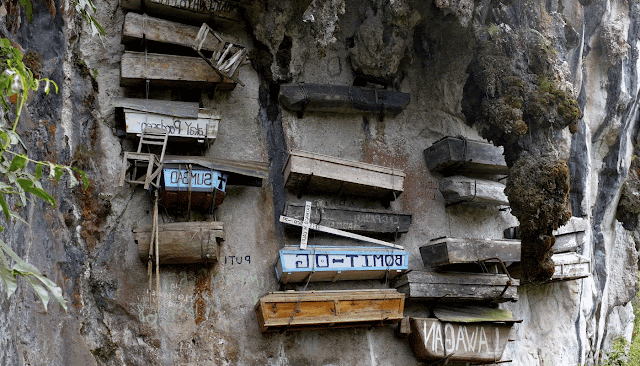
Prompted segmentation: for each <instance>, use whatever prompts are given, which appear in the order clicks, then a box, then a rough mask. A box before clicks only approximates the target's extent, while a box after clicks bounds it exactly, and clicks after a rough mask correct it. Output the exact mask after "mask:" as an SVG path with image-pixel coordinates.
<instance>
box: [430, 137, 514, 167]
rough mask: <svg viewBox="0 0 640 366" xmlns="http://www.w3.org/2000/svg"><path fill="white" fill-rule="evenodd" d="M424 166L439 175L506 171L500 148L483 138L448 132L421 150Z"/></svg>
mask: <svg viewBox="0 0 640 366" xmlns="http://www.w3.org/2000/svg"><path fill="white" fill-rule="evenodd" d="M424 157H425V160H426V162H427V168H428V169H429V170H431V171H435V172H439V173H441V174H442V175H445V176H448V175H455V174H474V173H476V174H502V175H506V174H508V173H509V168H507V164H506V163H505V161H504V156H503V155H502V149H500V148H498V147H496V146H493V145H492V144H490V143H488V142H484V141H478V140H471V139H466V138H461V137H453V136H447V137H444V138H442V139H440V140H438V141H436V142H434V143H433V145H431V146H430V147H428V148H427V149H425V150H424Z"/></svg>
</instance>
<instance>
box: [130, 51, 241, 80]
mask: <svg viewBox="0 0 640 366" xmlns="http://www.w3.org/2000/svg"><path fill="white" fill-rule="evenodd" d="M145 80H149V81H150V82H151V84H153V85H160V86H165V87H179V88H188V87H192V88H199V89H212V88H214V87H215V86H216V84H219V85H218V89H219V90H233V89H234V88H235V86H236V83H235V82H233V81H232V80H230V79H224V80H221V79H220V77H219V76H218V74H216V73H215V72H214V71H213V70H212V69H211V67H209V65H208V64H207V63H206V62H205V61H204V60H203V59H202V58H200V57H187V56H176V55H161V54H154V53H150V54H146V55H145V53H144V52H132V51H125V53H124V55H122V62H121V64H120V85H121V86H144V85H145Z"/></svg>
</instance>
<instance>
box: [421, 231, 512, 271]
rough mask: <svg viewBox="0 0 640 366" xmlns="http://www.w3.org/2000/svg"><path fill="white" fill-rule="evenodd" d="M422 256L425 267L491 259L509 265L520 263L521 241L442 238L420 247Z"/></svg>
mask: <svg viewBox="0 0 640 366" xmlns="http://www.w3.org/2000/svg"><path fill="white" fill-rule="evenodd" d="M420 254H421V255H422V261H423V262H424V265H425V267H438V266H446V265H449V264H458V263H475V262H480V261H484V260H486V259H489V258H499V259H500V260H501V261H503V262H505V263H507V264H509V263H511V262H519V261H520V240H504V239H493V240H490V239H462V238H441V239H435V240H432V241H430V242H429V243H428V244H427V245H423V246H422V247H420ZM493 262H496V260H493Z"/></svg>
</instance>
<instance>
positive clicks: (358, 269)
mask: <svg viewBox="0 0 640 366" xmlns="http://www.w3.org/2000/svg"><path fill="white" fill-rule="evenodd" d="M408 260H409V254H408V253H407V252H405V251H403V250H397V249H391V248H371V247H325V246H323V247H319V246H318V247H312V246H309V247H307V249H304V250H301V249H299V248H297V247H285V248H284V249H282V250H280V255H279V257H278V262H277V263H276V276H277V277H278V280H279V281H280V282H281V283H296V282H303V281H307V276H309V274H311V278H310V281H341V280H372V279H381V278H384V277H385V276H388V278H389V279H391V278H395V277H397V276H399V275H401V274H402V273H404V272H406V271H407V269H408V268H409V267H408ZM312 272H313V273H312Z"/></svg>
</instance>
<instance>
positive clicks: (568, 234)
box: [504, 217, 591, 281]
mask: <svg viewBox="0 0 640 366" xmlns="http://www.w3.org/2000/svg"><path fill="white" fill-rule="evenodd" d="M588 229H589V221H588V220H587V219H584V218H579V217H572V218H571V219H570V220H569V222H567V223H566V224H565V225H564V226H561V227H560V228H558V230H555V231H554V232H553V235H554V236H555V238H556V242H555V244H554V245H553V252H554V254H553V256H552V257H551V259H552V260H553V262H554V264H555V271H554V273H553V276H552V277H551V281H571V280H577V279H580V278H585V277H589V276H590V275H591V259H590V258H589V257H587V256H584V255H581V254H578V252H579V251H582V249H583V248H584V244H585V240H586V235H587V233H588ZM504 236H505V237H506V238H518V239H519V238H520V236H519V232H518V228H517V227H514V228H509V229H507V230H505V231H504ZM516 275H517V273H516Z"/></svg>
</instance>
